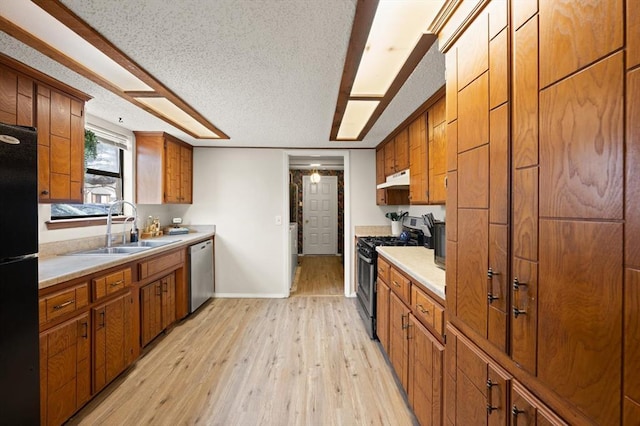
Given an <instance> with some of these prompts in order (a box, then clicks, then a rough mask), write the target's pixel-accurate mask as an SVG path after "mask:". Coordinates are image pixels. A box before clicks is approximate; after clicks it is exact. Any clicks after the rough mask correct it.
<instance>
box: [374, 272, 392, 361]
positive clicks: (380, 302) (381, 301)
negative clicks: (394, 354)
mask: <svg viewBox="0 0 640 426" xmlns="http://www.w3.org/2000/svg"><path fill="white" fill-rule="evenodd" d="M376 287H377V289H376V292H377V293H376V297H377V300H376V334H377V335H378V340H380V344H381V345H382V348H383V349H384V351H385V352H386V353H387V355H388V354H389V297H390V296H389V292H390V291H391V290H390V289H389V287H388V286H387V284H385V282H384V281H382V279H381V278H380V277H379V276H378V279H377V281H376Z"/></svg>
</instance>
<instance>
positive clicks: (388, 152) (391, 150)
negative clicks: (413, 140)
mask: <svg viewBox="0 0 640 426" xmlns="http://www.w3.org/2000/svg"><path fill="white" fill-rule="evenodd" d="M395 172H396V141H395V139H393V140H391V141H389V142H387V144H386V145H385V146H384V175H385V176H390V175H392V174H394V173H395Z"/></svg>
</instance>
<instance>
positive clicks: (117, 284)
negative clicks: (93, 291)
mask: <svg viewBox="0 0 640 426" xmlns="http://www.w3.org/2000/svg"><path fill="white" fill-rule="evenodd" d="M120 284H124V280H118V281H116V282H113V283H111V284H109V285H110V286H111V287H118V286H119V285H120Z"/></svg>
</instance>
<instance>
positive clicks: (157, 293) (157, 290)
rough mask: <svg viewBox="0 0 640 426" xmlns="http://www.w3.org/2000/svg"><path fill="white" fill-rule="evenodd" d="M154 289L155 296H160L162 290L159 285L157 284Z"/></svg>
mask: <svg viewBox="0 0 640 426" xmlns="http://www.w3.org/2000/svg"><path fill="white" fill-rule="evenodd" d="M155 287H156V296H160V295H162V289H161V288H160V284H159V283H158V284H156V285H155Z"/></svg>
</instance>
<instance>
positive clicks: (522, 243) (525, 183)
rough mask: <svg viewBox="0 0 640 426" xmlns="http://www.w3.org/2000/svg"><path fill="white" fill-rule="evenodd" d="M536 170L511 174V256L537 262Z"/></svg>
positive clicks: (516, 171)
mask: <svg viewBox="0 0 640 426" xmlns="http://www.w3.org/2000/svg"><path fill="white" fill-rule="evenodd" d="M538 196H539V195H538V168H537V167H533V168H530V169H522V170H515V171H514V172H513V207H512V209H513V242H512V245H513V255H514V256H517V257H520V258H523V259H529V260H538Z"/></svg>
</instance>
